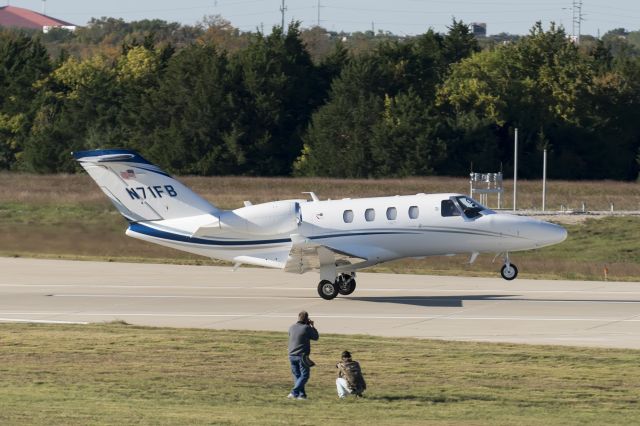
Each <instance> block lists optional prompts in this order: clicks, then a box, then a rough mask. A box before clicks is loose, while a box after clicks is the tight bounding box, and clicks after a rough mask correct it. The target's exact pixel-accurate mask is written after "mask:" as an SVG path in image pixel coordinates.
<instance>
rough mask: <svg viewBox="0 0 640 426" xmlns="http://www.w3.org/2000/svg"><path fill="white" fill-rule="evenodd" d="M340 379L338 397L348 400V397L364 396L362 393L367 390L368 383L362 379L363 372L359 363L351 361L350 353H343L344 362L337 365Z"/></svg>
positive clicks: (338, 379) (337, 385)
mask: <svg viewBox="0 0 640 426" xmlns="http://www.w3.org/2000/svg"><path fill="white" fill-rule="evenodd" d="M336 368H337V369H338V378H337V379H336V388H337V389H338V396H339V397H340V398H346V396H347V395H349V394H351V395H355V396H362V392H364V390H365V389H366V388H367V383H366V382H365V381H364V377H362V370H360V364H359V363H358V361H354V360H353V359H351V354H350V353H349V351H344V352H342V361H340V362H339V363H337V364H336Z"/></svg>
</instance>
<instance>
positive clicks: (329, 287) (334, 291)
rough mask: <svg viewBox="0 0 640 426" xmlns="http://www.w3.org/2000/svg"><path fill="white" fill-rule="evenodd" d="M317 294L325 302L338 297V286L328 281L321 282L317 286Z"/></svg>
mask: <svg viewBox="0 0 640 426" xmlns="http://www.w3.org/2000/svg"><path fill="white" fill-rule="evenodd" d="M318 294H319V295H320V297H322V298H323V299H325V300H331V299H334V298H335V297H336V296H337V295H338V286H337V285H336V284H334V283H332V282H331V281H329V280H322V281H320V284H318Z"/></svg>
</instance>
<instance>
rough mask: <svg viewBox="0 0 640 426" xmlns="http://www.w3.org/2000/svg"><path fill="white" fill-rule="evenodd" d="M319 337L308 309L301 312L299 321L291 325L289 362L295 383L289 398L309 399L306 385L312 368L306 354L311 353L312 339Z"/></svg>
mask: <svg viewBox="0 0 640 426" xmlns="http://www.w3.org/2000/svg"><path fill="white" fill-rule="evenodd" d="M319 337H320V336H319V335H318V330H316V329H315V327H314V326H313V321H311V320H310V319H309V314H308V313H307V311H302V312H300V313H299V314H298V322H296V323H295V324H293V325H292V326H291V327H289V362H290V363H291V373H292V374H293V380H294V384H293V389H291V393H289V395H288V396H287V398H294V399H307V393H306V392H305V390H304V385H305V384H306V383H307V381H308V380H309V374H310V373H311V368H310V366H309V365H307V364H306V363H305V362H304V356H305V355H307V356H308V355H309V354H310V353H311V340H318V338H319Z"/></svg>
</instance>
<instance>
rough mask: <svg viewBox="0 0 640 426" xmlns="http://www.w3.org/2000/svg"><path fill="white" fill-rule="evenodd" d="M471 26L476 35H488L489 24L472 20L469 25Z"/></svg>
mask: <svg viewBox="0 0 640 426" xmlns="http://www.w3.org/2000/svg"><path fill="white" fill-rule="evenodd" d="M469 27H471V32H472V33H473V35H474V36H476V37H486V36H487V24H485V23H484V22H472V23H471V25H469Z"/></svg>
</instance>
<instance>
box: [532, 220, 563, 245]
mask: <svg viewBox="0 0 640 426" xmlns="http://www.w3.org/2000/svg"><path fill="white" fill-rule="evenodd" d="M528 230H529V231H530V238H531V239H533V240H535V241H536V245H537V246H538V247H543V246H549V245H552V244H558V243H561V242H563V241H564V240H566V239H567V230H566V229H564V228H563V227H562V226H560V225H556V224H554V223H549V222H537V223H535V224H534V225H533V226H531V227H529V229H528Z"/></svg>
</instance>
